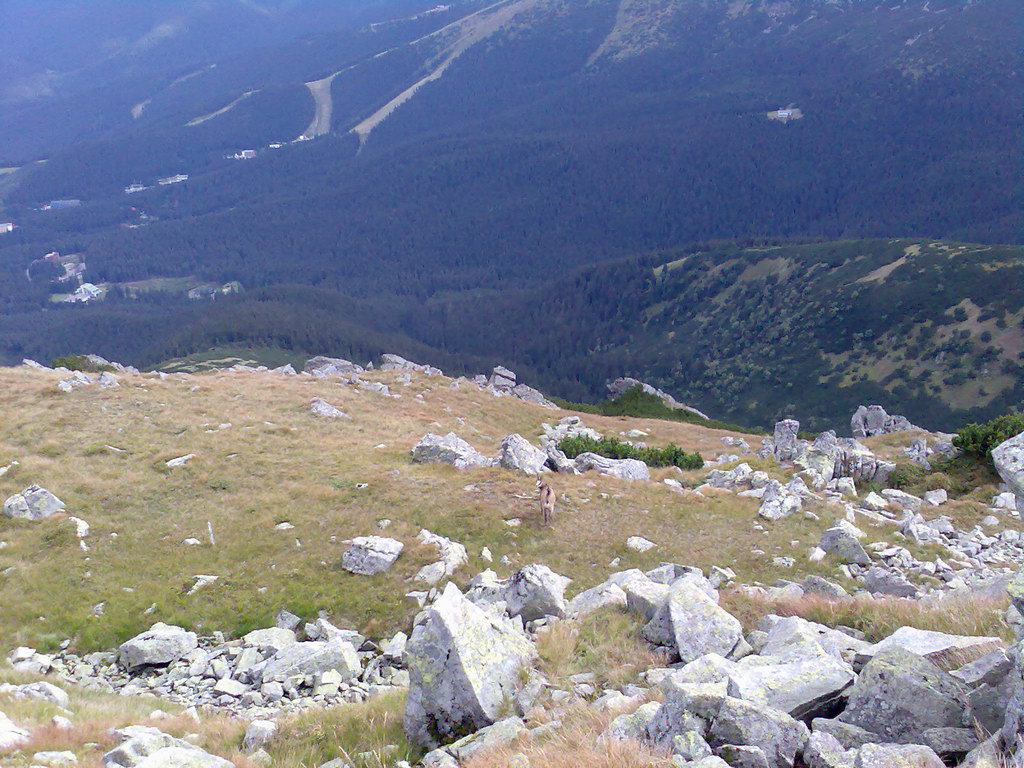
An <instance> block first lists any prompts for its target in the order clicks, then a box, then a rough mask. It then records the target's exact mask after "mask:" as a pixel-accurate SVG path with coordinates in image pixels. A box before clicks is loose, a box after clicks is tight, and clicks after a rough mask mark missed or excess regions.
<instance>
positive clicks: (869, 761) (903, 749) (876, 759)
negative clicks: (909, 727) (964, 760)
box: [853, 744, 946, 768]
mask: <svg viewBox="0 0 1024 768" xmlns="http://www.w3.org/2000/svg"><path fill="white" fill-rule="evenodd" d="M945 765H946V764H945V763H943V762H942V760H940V759H939V756H938V755H936V754H935V752H933V751H932V750H931V749H929V748H928V747H925V746H922V745H920V744H865V745H864V746H863V747H861V748H860V749H859V750H857V757H856V760H855V762H854V767H853V768H945Z"/></svg>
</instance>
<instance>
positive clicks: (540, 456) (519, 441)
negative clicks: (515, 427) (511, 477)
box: [498, 435, 548, 475]
mask: <svg viewBox="0 0 1024 768" xmlns="http://www.w3.org/2000/svg"><path fill="white" fill-rule="evenodd" d="M547 461H548V455H547V454H546V453H545V452H544V451H542V450H541V449H540V448H537V447H535V446H533V445H532V444H531V443H530V441H529V440H527V439H526V438H525V437H523V436H522V435H508V436H507V437H506V438H505V439H504V440H502V441H501V452H500V453H499V454H498V464H499V465H500V466H502V467H504V468H505V469H511V470H514V471H516V472H524V473H525V474H527V475H539V474H540V473H541V472H543V471H544V469H545V465H546V464H547Z"/></svg>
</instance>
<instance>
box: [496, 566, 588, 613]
mask: <svg viewBox="0 0 1024 768" xmlns="http://www.w3.org/2000/svg"><path fill="white" fill-rule="evenodd" d="M571 581H572V580H571V579H567V578H565V577H564V576H559V575H558V574H557V573H555V572H554V571H552V570H551V569H550V568H548V567H547V566H546V565H528V566H526V567H525V568H522V569H520V570H518V571H516V572H515V573H514V574H512V576H511V578H509V580H508V584H506V585H505V588H504V590H502V598H503V599H504V600H505V603H506V611H507V613H508V615H509V616H519V617H520V618H522V620H523V621H536V620H537V619H543V618H545V617H548V616H555V617H557V618H562V617H563V616H565V609H566V604H565V588H566V587H567V586H568V585H569V583H570V582H571Z"/></svg>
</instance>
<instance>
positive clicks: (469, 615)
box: [405, 584, 536, 748]
mask: <svg viewBox="0 0 1024 768" xmlns="http://www.w3.org/2000/svg"><path fill="white" fill-rule="evenodd" d="M535 656H536V649H535V648H534V647H533V644H532V643H531V642H530V641H529V640H528V639H527V638H526V637H525V636H524V635H522V634H521V633H520V632H519V631H517V630H516V629H515V627H514V625H513V624H512V623H511V622H509V621H508V620H504V619H500V618H498V617H495V616H494V615H492V614H488V613H485V612H484V611H483V610H482V609H481V608H479V607H477V606H476V605H474V604H473V603H471V602H470V601H469V600H467V599H466V598H465V597H464V596H463V595H462V593H461V592H459V590H458V588H457V587H456V586H455V585H454V584H449V585H448V586H447V587H446V588H445V591H444V593H443V594H442V595H441V597H440V598H438V600H437V601H436V602H435V603H434V604H433V605H432V606H431V607H430V608H429V609H428V611H427V614H426V617H425V619H424V620H423V622H422V623H421V624H420V625H419V626H417V627H416V629H415V630H414V631H413V634H412V637H410V639H409V644H408V646H407V648H406V663H407V664H408V667H409V676H410V688H409V697H408V700H407V704H406V710H405V732H406V734H407V736H408V737H409V739H410V741H412V742H413V743H414V744H417V745H420V746H423V747H429V748H434V747H437V746H439V745H440V744H446V743H450V742H452V741H455V740H456V739H458V738H461V737H462V736H465V735H466V734H469V733H474V732H476V731H478V730H480V729H481V728H485V727H486V726H488V725H492V724H494V723H496V722H497V721H498V720H500V719H501V717H502V714H503V708H504V707H505V705H506V702H508V701H510V700H511V699H512V697H513V696H514V695H515V692H516V688H517V686H518V685H519V683H520V679H521V670H522V669H523V667H524V666H525V665H526V664H529V663H530V662H531V661H532V660H533V658H534V657H535Z"/></svg>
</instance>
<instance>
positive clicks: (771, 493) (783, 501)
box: [757, 480, 803, 522]
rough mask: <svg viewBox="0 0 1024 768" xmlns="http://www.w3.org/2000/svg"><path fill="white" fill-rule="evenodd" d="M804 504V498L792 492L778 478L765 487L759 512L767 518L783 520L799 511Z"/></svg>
mask: <svg viewBox="0 0 1024 768" xmlns="http://www.w3.org/2000/svg"><path fill="white" fill-rule="evenodd" d="M802 506H803V499H802V498H800V496H799V495H798V494H796V493H792V492H791V491H790V490H789V489H788V488H787V487H786V486H784V485H782V483H780V482H779V481H778V480H771V481H769V482H768V485H766V486H765V488H764V495H763V496H762V497H761V507H760V508H759V509H758V510H757V514H759V515H760V516H761V517H763V518H764V519H765V520H771V521H773V522H774V521H777V520H783V519H785V518H787V517H789V516H791V515H793V514H795V513H797V512H799V511H800V508H801V507H802Z"/></svg>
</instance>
